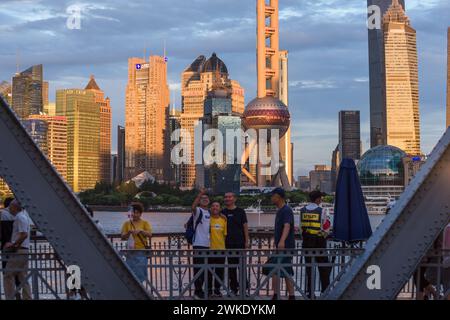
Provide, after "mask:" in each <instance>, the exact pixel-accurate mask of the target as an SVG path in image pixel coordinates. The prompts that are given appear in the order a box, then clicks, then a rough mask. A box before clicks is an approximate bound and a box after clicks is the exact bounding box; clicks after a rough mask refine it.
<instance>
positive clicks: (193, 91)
mask: <svg viewBox="0 0 450 320" xmlns="http://www.w3.org/2000/svg"><path fill="white" fill-rule="evenodd" d="M218 82H219V83H222V84H223V85H224V86H225V87H228V88H230V89H231V101H232V103H231V108H232V112H234V113H236V114H242V112H243V111H244V108H245V105H244V89H243V88H242V87H241V86H240V84H239V83H238V82H237V81H233V80H231V79H230V78H229V74H228V69H227V66H226V65H225V63H224V62H223V61H222V60H221V59H219V57H218V56H217V55H216V54H215V53H213V54H212V56H211V57H210V58H209V59H208V60H206V58H205V56H199V57H198V58H197V59H195V60H194V62H192V64H190V65H189V66H188V67H187V68H186V69H185V70H184V71H183V73H182V75H181V96H182V113H181V116H180V126H181V129H182V130H186V131H187V132H189V133H190V135H191V141H187V140H182V141H181V143H183V149H184V150H190V151H191V152H190V163H187V164H182V165H181V166H180V180H181V181H180V188H182V189H184V190H189V189H193V188H194V187H195V186H196V165H195V163H194V128H195V126H196V124H197V123H198V122H199V120H200V119H201V118H202V117H203V115H204V103H205V99H206V97H207V95H208V92H209V91H211V89H212V87H213V84H215V83H218Z"/></svg>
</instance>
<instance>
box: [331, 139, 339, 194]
mask: <svg viewBox="0 0 450 320" xmlns="http://www.w3.org/2000/svg"><path fill="white" fill-rule="evenodd" d="M340 166H341V160H340V152H339V144H338V145H337V146H336V148H335V149H334V150H333V153H332V156H331V183H332V189H333V191H336V183H337V178H338V174H339V168H340Z"/></svg>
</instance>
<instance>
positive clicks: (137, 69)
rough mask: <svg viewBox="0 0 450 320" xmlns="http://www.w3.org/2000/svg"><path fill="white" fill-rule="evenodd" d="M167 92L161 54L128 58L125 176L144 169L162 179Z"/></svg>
mask: <svg viewBox="0 0 450 320" xmlns="http://www.w3.org/2000/svg"><path fill="white" fill-rule="evenodd" d="M169 106H170V92H169V86H168V84H167V62H166V58H165V57H159V56H151V57H150V60H149V61H145V60H144V59H141V58H131V59H129V60H128V85H127V89H126V106H125V128H126V130H125V148H126V150H125V156H126V160H125V179H127V180H128V179H131V178H133V177H135V176H137V175H138V174H140V173H142V172H145V171H147V172H148V173H150V174H151V175H152V176H154V177H155V178H156V180H157V181H163V180H164V175H165V171H166V170H167V169H168V163H167V161H165V152H166V147H168V146H166V141H167V139H166V131H165V130H166V127H167V115H168V111H169V110H168V109H169Z"/></svg>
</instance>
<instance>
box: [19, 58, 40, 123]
mask: <svg viewBox="0 0 450 320" xmlns="http://www.w3.org/2000/svg"><path fill="white" fill-rule="evenodd" d="M43 83H44V81H43V67H42V65H41V64H40V65H35V66H32V67H30V68H28V69H27V70H25V71H23V72H20V73H17V74H16V75H14V77H13V80H12V108H13V110H14V111H15V112H16V114H17V115H18V116H19V118H21V119H26V118H27V117H28V116H30V115H32V114H40V113H41V112H42V111H43V107H44V103H43V99H42V97H43V91H42V89H43V86H44V84H43Z"/></svg>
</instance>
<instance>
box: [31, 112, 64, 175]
mask: <svg viewBox="0 0 450 320" xmlns="http://www.w3.org/2000/svg"><path fill="white" fill-rule="evenodd" d="M24 122H25V126H26V127H27V128H28V131H29V132H31V136H32V137H33V138H34V139H35V141H36V142H37V143H38V144H39V146H40V148H41V150H42V151H43V152H44V153H45V154H46V155H47V158H48V159H49V160H50V162H51V163H52V164H53V166H54V167H55V168H56V170H58V172H59V174H60V175H61V176H62V177H63V178H64V179H67V120H66V117H63V116H48V115H31V116H30V117H28V119H27V120H24ZM40 123H44V124H45V126H44V125H42V124H40ZM39 126H41V127H42V128H45V131H44V130H42V129H41V130H40V131H39Z"/></svg>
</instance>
